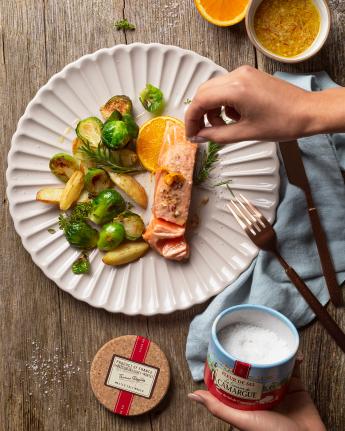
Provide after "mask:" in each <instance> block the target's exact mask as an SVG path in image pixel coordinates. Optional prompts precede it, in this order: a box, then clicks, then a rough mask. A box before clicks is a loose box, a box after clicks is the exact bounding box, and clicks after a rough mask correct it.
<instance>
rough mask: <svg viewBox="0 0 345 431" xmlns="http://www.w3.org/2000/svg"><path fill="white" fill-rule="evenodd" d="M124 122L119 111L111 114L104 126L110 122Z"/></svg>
mask: <svg viewBox="0 0 345 431" xmlns="http://www.w3.org/2000/svg"><path fill="white" fill-rule="evenodd" d="M120 120H122V114H121V112H119V111H114V112H112V113H111V115H110V117H108V118H107V121H106V122H105V123H104V124H107V123H109V121H120Z"/></svg>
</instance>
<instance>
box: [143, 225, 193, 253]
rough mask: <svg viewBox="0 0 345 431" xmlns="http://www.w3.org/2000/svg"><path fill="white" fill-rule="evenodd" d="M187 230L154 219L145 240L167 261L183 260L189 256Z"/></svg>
mask: <svg viewBox="0 0 345 431" xmlns="http://www.w3.org/2000/svg"><path fill="white" fill-rule="evenodd" d="M184 232H185V228H184V227H182V226H178V225H176V224H174V223H170V222H167V221H165V220H162V219H156V218H152V220H151V222H150V224H149V225H148V226H147V228H146V230H145V233H144V235H143V238H144V240H145V241H147V242H148V243H149V244H150V246H151V247H152V248H154V249H155V250H156V251H157V252H158V253H159V254H161V255H162V256H163V257H165V258H166V259H172V260H182V259H185V258H187V257H188V256H189V246H188V244H187V242H186V240H185V238H184Z"/></svg>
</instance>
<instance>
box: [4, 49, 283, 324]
mask: <svg viewBox="0 0 345 431" xmlns="http://www.w3.org/2000/svg"><path fill="white" fill-rule="evenodd" d="M222 73H225V70H224V69H223V68H221V67H220V66H217V65H216V64H215V63H213V62H212V61H210V60H208V59H207V58H204V57H201V56H200V55H197V54H195V53H193V52H191V51H186V50H182V49H180V48H177V47H174V46H166V45H160V44H149V45H144V44H139V43H137V44H132V45H118V46H114V47H113V48H109V49H101V50H99V51H97V52H95V53H94V54H90V55H85V56H84V57H82V58H80V59H79V60H77V61H75V62H74V63H71V64H69V65H68V66H66V67H65V68H64V69H63V70H62V71H61V72H59V73H57V74H56V75H54V76H53V77H52V78H51V79H50V80H49V82H48V83H47V84H46V85H44V86H43V87H42V88H41V89H40V90H39V91H38V93H37V94H36V96H35V97H34V99H33V100H32V101H31V102H30V103H29V105H28V107H27V109H26V111H25V113H24V115H23V117H22V118H21V119H20V121H19V123H18V128H17V131H16V133H15V135H14V136H13V139H12V146H11V150H10V152H9V156H8V170H7V182H8V188H7V195H8V199H9V204H10V212H11V215H12V218H13V221H14V225H15V228H16V230H17V232H18V234H19V235H20V237H21V239H22V242H23V245H24V247H25V248H26V250H27V251H28V252H29V253H30V254H31V257H32V259H33V261H34V262H35V263H36V264H37V265H38V266H39V267H40V268H41V270H42V271H43V272H44V273H45V274H46V276H47V277H49V278H50V279H51V280H53V281H54V282H55V283H56V284H57V285H58V286H59V287H60V288H61V289H63V290H65V291H66V292H69V293H70V294H71V295H73V296H74V297H76V298H77V299H80V300H82V301H86V302H87V303H89V304H90V305H92V306H94V307H102V308H105V309H106V310H108V311H111V312H122V313H125V314H130V315H134V314H144V315H154V314H159V313H170V312H172V311H175V310H181V309H185V308H188V307H190V306H192V305H193V304H197V303H201V302H203V301H206V300H207V299H208V298H210V297H211V296H213V295H215V294H217V293H219V292H220V291H221V290H223V289H224V288H225V287H226V286H227V285H228V284H229V283H231V282H233V281H234V280H235V279H236V278H237V277H238V276H239V275H240V274H241V272H242V271H244V270H245V269H246V268H247V267H248V266H249V264H250V262H251V261H252V259H253V258H254V257H255V256H256V254H257V249H256V248H255V247H254V246H253V244H252V243H251V242H250V241H249V240H248V239H247V237H246V236H245V235H244V234H243V232H242V231H241V230H240V229H239V227H238V226H237V224H236V222H235V220H234V219H233V218H232V216H230V214H229V213H228V212H227V211H226V209H225V203H226V198H228V194H227V193H226V191H225V190H222V189H221V188H218V189H213V190H211V191H208V190H204V189H198V188H197V187H195V188H194V191H193V199H192V205H191V214H193V213H197V214H198V215H199V218H200V224H199V226H198V228H197V229H196V230H195V231H193V233H192V234H191V235H190V243H191V257H190V259H189V261H188V262H186V263H176V262H169V261H166V260H164V259H163V258H162V257H160V256H159V255H157V254H156V253H155V252H154V251H150V252H149V253H147V254H146V255H145V256H144V257H143V258H141V259H140V260H138V261H137V262H134V263H131V264H129V265H126V266H124V267H121V268H115V267H114V268H113V267H109V266H106V265H104V264H103V263H102V261H101V257H102V254H101V253H100V252H98V251H97V250H94V251H93V252H92V253H91V255H90V259H91V262H92V273H91V274H90V275H84V276H76V275H74V274H72V272H71V270H70V267H71V263H72V262H73V260H74V259H76V258H77V256H78V254H79V252H78V251H76V250H74V249H72V248H71V247H70V246H69V244H68V243H67V241H66V240H65V238H64V236H63V234H62V232H61V231H59V230H57V232H56V233H55V234H50V233H49V232H48V231H47V229H48V228H56V227H57V216H58V211H57V209H56V208H53V207H52V206H49V205H46V204H43V203H39V202H36V201H35V195H36V192H37V190H38V189H39V188H41V187H43V186H55V185H57V180H56V178H54V176H53V175H52V174H51V173H50V171H49V167H48V162H49V158H50V157H51V156H52V155H53V154H54V153H56V152H59V151H71V141H72V139H73V137H74V127H75V124H76V121H77V120H78V119H80V118H84V117H88V116H90V115H96V116H100V114H99V107H100V106H101V104H103V103H104V102H105V101H106V100H107V99H109V98H110V97H111V96H113V95H115V94H127V95H128V96H130V97H131V98H132V100H133V103H134V112H135V114H136V115H139V117H138V122H139V123H140V124H142V123H143V122H144V121H146V120H147V119H148V118H150V117H149V115H148V114H147V113H145V114H142V111H143V109H142V107H141V106H140V103H139V101H138V94H139V92H140V90H141V89H143V88H144V87H145V84H146V83H147V82H150V83H152V84H153V85H156V86H158V87H160V88H161V89H162V91H163V92H164V95H165V97H166V100H167V106H166V110H165V113H166V114H167V115H172V116H175V117H178V118H181V119H183V115H184V111H185V109H186V105H185V104H184V101H185V100H186V98H192V97H193V95H194V93H195V91H196V89H197V88H198V86H199V85H200V84H201V83H202V82H204V81H206V80H207V79H209V78H211V77H213V76H216V75H218V74H222ZM140 114H142V115H140ZM61 136H63V138H61ZM215 173H216V176H217V178H218V181H219V180H220V181H221V180H224V179H229V178H231V179H232V188H233V189H234V190H235V191H241V192H242V193H244V194H245V195H246V196H247V197H248V198H250V199H251V200H252V201H253V202H254V203H255V204H256V205H257V206H258V207H260V208H261V209H262V210H263V212H264V213H265V215H266V216H267V217H268V218H269V219H270V220H272V219H273V218H274V214H275V208H276V204H277V200H278V185H279V176H278V159H277V155H276V148H275V144H274V143H272V142H241V143H238V144H234V145H231V146H230V145H229V146H226V147H224V148H223V149H222V150H221V157H220V162H219V163H218V166H217V168H216V170H215ZM138 179H139V181H141V182H142V183H144V185H145V186H146V187H147V189H148V191H150V192H152V189H153V182H152V179H150V175H149V174H142V175H141V176H139V178H138ZM60 185H61V184H60ZM206 196H208V197H209V202H208V204H207V205H200V202H201V200H202V199H203V198H205V197H206ZM142 215H143V217H144V219H145V221H146V222H147V221H148V219H149V216H150V210H147V211H146V213H142Z"/></svg>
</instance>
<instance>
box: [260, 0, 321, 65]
mask: <svg viewBox="0 0 345 431" xmlns="http://www.w3.org/2000/svg"><path fill="white" fill-rule="evenodd" d="M254 30H255V33H256V36H257V38H258V40H259V42H260V43H261V44H262V45H263V46H264V47H265V48H266V49H268V50H269V51H271V52H272V53H274V54H278V55H281V56H283V57H294V56H296V55H298V54H301V53H302V52H304V51H305V50H306V49H308V48H309V47H310V46H311V45H312V43H313V42H314V40H315V39H316V36H317V35H318V33H319V30H320V14H319V11H318V9H317V7H316V6H315V4H314V3H313V1H312V0H263V2H262V3H261V4H260V5H259V7H258V9H257V10H256V13H255V16H254Z"/></svg>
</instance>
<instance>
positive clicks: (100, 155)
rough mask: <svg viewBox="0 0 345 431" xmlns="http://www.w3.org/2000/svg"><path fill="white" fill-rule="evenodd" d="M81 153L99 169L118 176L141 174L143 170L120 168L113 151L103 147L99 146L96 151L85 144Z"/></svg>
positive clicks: (81, 148)
mask: <svg viewBox="0 0 345 431" xmlns="http://www.w3.org/2000/svg"><path fill="white" fill-rule="evenodd" d="M79 151H81V152H82V153H83V154H85V155H86V157H87V158H88V159H89V160H90V161H92V162H94V163H95V165H96V166H97V168H109V169H111V170H112V171H113V172H116V173H118V174H121V173H122V174H125V173H130V172H140V171H141V170H142V169H140V168H126V167H124V166H120V165H119V164H118V160H117V159H116V158H115V157H114V155H113V154H112V153H111V151H110V150H109V149H108V148H106V147H104V146H103V145H99V146H98V147H97V148H96V149H94V148H92V147H91V146H90V144H89V143H84V145H83V146H81V147H80V148H79Z"/></svg>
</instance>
